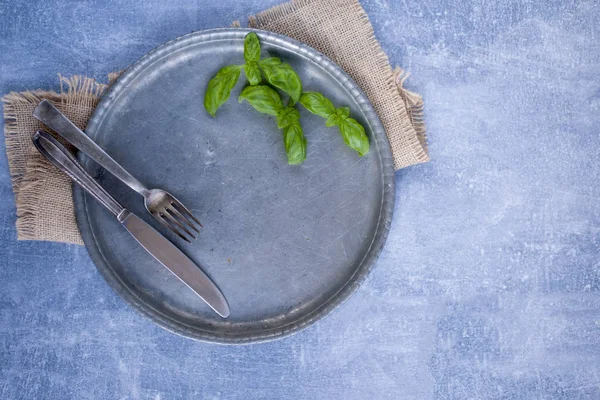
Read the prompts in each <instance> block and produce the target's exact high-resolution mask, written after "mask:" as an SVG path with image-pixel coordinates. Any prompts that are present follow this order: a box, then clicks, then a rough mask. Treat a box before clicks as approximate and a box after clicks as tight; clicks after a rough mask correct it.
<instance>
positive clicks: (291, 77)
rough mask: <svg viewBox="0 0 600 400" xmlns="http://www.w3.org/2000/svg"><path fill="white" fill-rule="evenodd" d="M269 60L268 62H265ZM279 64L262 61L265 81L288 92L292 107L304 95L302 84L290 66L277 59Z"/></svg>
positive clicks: (271, 61)
mask: <svg viewBox="0 0 600 400" xmlns="http://www.w3.org/2000/svg"><path fill="white" fill-rule="evenodd" d="M267 60H269V61H268V62H265V61H267ZM277 61H279V63H277V62H276V61H275V60H273V59H269V58H267V59H265V60H261V62H260V67H261V69H262V71H263V73H264V74H265V79H266V80H267V82H269V83H270V84H271V85H273V86H275V87H276V88H279V89H281V90H283V91H284V92H286V93H287V94H288V95H289V96H290V98H291V99H292V100H291V105H293V104H294V103H296V102H298V100H300V95H301V94H302V82H301V81H300V77H299V76H298V74H296V71H294V70H293V69H292V67H290V65H289V64H286V63H282V62H281V61H280V60H279V59H277Z"/></svg>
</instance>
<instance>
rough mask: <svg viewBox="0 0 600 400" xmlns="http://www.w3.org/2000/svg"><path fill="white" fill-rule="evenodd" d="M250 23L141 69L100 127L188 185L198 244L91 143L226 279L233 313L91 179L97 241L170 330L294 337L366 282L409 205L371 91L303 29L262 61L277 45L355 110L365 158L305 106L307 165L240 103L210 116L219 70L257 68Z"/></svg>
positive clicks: (177, 183) (137, 301)
mask: <svg viewBox="0 0 600 400" xmlns="http://www.w3.org/2000/svg"><path fill="white" fill-rule="evenodd" d="M248 32H249V30H245V29H219V30H211V31H203V32H196V33H192V34H189V35H186V36H183V37H181V38H178V39H176V40H173V41H171V42H168V43H166V44H164V45H162V46H160V47H159V48H157V49H155V50H154V51H152V52H150V53H148V54H147V55H146V56H144V57H143V58H142V59H140V60H139V61H138V62H137V63H135V64H134V65H133V66H131V67H130V68H129V69H128V70H127V71H126V72H125V73H124V74H123V75H122V76H121V78H119V80H118V81H117V82H116V83H115V84H114V85H113V87H112V88H111V90H110V91H109V92H108V93H107V94H106V95H105V96H104V98H103V99H102V101H101V103H100V105H99V106H98V108H97V109H96V112H95V113H94V115H93V117H92V119H91V121H90V122H89V124H88V127H87V130H86V132H87V134H88V135H90V136H91V137H92V138H93V139H94V140H95V141H96V142H97V143H98V144H100V146H102V147H103V148H104V149H105V150H106V151H107V152H108V153H109V154H111V155H112V156H113V157H114V158H115V159H116V160H117V161H118V162H120V163H121V164H122V165H123V166H124V167H125V168H126V169H127V170H129V171H130V172H132V173H133V174H134V175H135V176H136V177H137V178H138V179H139V180H140V181H142V182H144V183H145V184H146V185H147V186H148V187H160V188H163V189H165V190H168V191H169V192H171V193H173V194H174V195H175V196H177V197H178V198H179V199H180V200H181V201H182V202H183V203H184V204H185V205H187V206H188V208H191V209H192V210H193V212H194V213H195V215H196V216H198V217H199V219H200V220H201V221H202V222H203V224H204V229H203V231H202V233H201V235H200V237H199V239H198V240H196V241H195V242H194V243H192V244H187V243H185V242H183V241H182V240H180V239H179V238H177V237H175V236H174V235H172V234H170V232H167V231H166V230H165V229H164V228H162V227H161V226H160V225H159V224H158V223H156V222H155V221H154V220H153V219H152V217H150V216H149V215H148V214H147V213H146V211H145V209H144V207H143V199H142V198H141V197H140V196H139V195H137V194H136V193H134V192H132V191H131V190H129V189H128V188H127V187H125V186H124V185H123V184H121V183H120V182H118V181H117V180H116V179H115V178H114V177H112V176H111V175H110V174H108V173H104V171H103V170H102V168H100V167H98V166H97V165H96V164H95V163H94V162H93V161H91V160H90V159H88V158H87V157H85V156H84V155H82V154H79V158H80V160H81V161H82V162H83V164H84V166H85V167H86V168H87V169H88V171H90V172H91V173H92V174H93V175H94V176H95V177H96V178H97V179H98V180H99V181H100V182H101V183H102V184H103V186H104V187H105V188H107V189H108V190H109V192H111V193H112V194H113V195H114V196H115V197H116V198H117V199H118V200H119V201H120V202H122V204H123V205H124V206H125V207H127V208H129V209H130V210H132V211H133V212H135V213H136V214H138V215H139V216H140V217H142V218H143V219H144V220H146V221H147V222H148V223H150V224H152V225H153V226H154V227H156V228H157V229H158V230H159V231H160V232H162V233H164V234H165V235H166V236H167V237H168V238H169V239H170V240H172V241H173V242H174V243H175V244H176V245H177V246H178V247H180V248H181V249H182V250H183V251H184V252H185V253H186V254H187V255H188V256H189V257H190V258H192V259H193V260H194V261H195V262H196V263H197V264H198V265H199V266H200V267H201V268H202V269H203V270H204V271H205V272H206V273H207V274H208V275H209V276H210V277H211V278H212V279H213V280H214V281H215V283H216V284H217V285H218V286H219V287H220V288H221V290H222V291H223V293H224V295H225V297H226V298H227V300H228V302H229V305H230V307H231V316H230V317H229V318H228V319H221V318H220V317H218V316H217V315H216V314H214V313H213V312H212V311H211V310H210V309H209V308H208V306H206V305H205V304H204V303H203V302H202V301H201V300H200V299H199V298H197V297H196V296H195V295H194V294H193V293H192V292H191V291H190V290H189V289H187V288H186V287H185V286H184V285H183V284H182V283H181V282H179V281H178V279H177V278H175V277H174V276H172V275H171V274H170V273H169V272H168V271H167V270H166V269H165V268H163V267H162V266H161V265H160V264H158V263H157V262H156V261H154V259H153V258H152V257H151V256H150V255H149V254H147V253H146V252H145V251H144V250H143V249H142V248H141V247H140V246H138V245H137V244H136V242H135V241H134V239H133V238H132V237H130V236H129V234H128V233H127V232H126V231H125V230H124V229H123V228H122V227H121V226H120V224H119V223H118V222H117V221H116V220H115V219H114V218H113V217H112V216H111V215H110V214H109V212H108V211H107V210H105V209H104V208H102V207H101V206H100V205H99V204H98V203H97V202H95V201H94V200H93V199H92V198H90V197H88V196H86V195H85V194H84V193H82V191H80V190H76V192H75V202H76V212H77V220H78V223H79V226H80V228H81V231H82V235H83V238H84V241H85V245H86V247H87V248H88V251H89V252H90V255H91V257H92V259H93V260H94V262H95V263H96V265H97V267H98V269H99V271H100V272H101V273H102V275H103V276H104V278H105V279H106V280H107V282H108V283H109V284H110V285H111V286H112V287H113V288H114V289H115V290H116V291H117V292H118V293H119V294H120V295H121V296H122V297H123V298H124V299H125V300H126V301H127V302H128V303H129V304H131V305H132V306H133V307H134V308H136V309H137V310H138V311H140V312H141V313H142V314H144V315H146V316H148V317H150V318H151V319H153V320H154V321H156V322H157V323H158V324H160V325H161V326H163V327H164V328H166V329H169V330H171V331H174V332H177V333H179V334H182V335H185V336H189V337H192V338H196V339H202V340H210V341H217V342H227V343H232V342H233V343H239V342H249V341H260V340H268V339H271V338H275V337H280V336H283V335H286V334H289V333H292V332H295V331H297V330H299V329H301V328H303V327H305V326H307V325H309V324H311V323H313V322H315V321H316V320H318V319H319V318H321V317H323V316H324V315H326V314H328V313H329V312H330V311H331V310H333V309H334V308H335V307H336V306H337V305H339V304H340V303H341V302H343V300H344V299H346V298H347V297H348V296H349V295H350V294H351V293H352V292H353V291H354V290H355V289H356V288H357V287H358V285H359V284H360V283H361V282H362V280H363V279H364V278H365V277H366V275H367V273H368V272H369V270H370V269H371V267H372V266H373V264H374V263H375V261H376V259H377V257H378V255H379V253H380V250H381V248H382V246H383V244H384V243H385V239H386V236H387V232H388V228H389V223H390V221H391V215H392V209H393V202H394V198H393V196H394V187H393V186H394V171H393V162H392V158H391V153H390V149H389V143H388V141H387V138H386V136H385V133H384V131H383V129H382V127H381V124H380V122H379V120H378V118H377V116H376V114H375V113H374V111H373V109H372V107H371V105H370V104H369V102H368V100H367V99H366V98H365V96H364V95H363V93H362V92H361V91H360V90H359V89H358V88H357V87H356V86H355V84H354V82H353V81H352V80H351V79H350V78H349V77H348V76H347V75H346V74H345V73H344V72H343V71H341V70H340V69H339V67H337V66H336V65H335V64H333V63H332V62H331V61H330V60H329V59H327V58H325V57H324V56H322V55H321V54H320V53H318V52H316V51H315V50H313V49H311V48H309V47H307V46H305V45H303V44H300V43H298V42H296V41H293V40H291V39H289V38H286V37H283V36H279V35H275V34H272V33H268V32H262V31H257V33H258V34H259V37H260V39H261V44H262V54H263V56H278V57H280V58H282V59H283V60H284V61H286V62H288V63H290V64H291V65H292V66H293V67H294V68H295V69H296V70H297V71H298V73H299V74H300V76H301V78H302V81H303V84H304V90H306V91H308V90H317V91H320V92H322V93H324V94H325V95H326V96H327V97H329V98H330V99H331V100H332V101H333V103H334V104H336V105H337V106H349V107H350V109H351V114H352V116H353V117H355V118H356V119H357V120H358V121H359V122H361V123H362V124H363V125H364V126H365V128H366V130H367V133H368V135H369V138H370V141H371V151H370V152H369V154H368V155H367V156H365V157H362V158H361V157H359V156H358V155H357V154H356V153H355V152H354V151H352V150H351V149H349V148H348V147H346V146H345V145H344V143H343V141H342V138H341V136H340V134H339V132H338V131H337V128H326V127H325V124H324V120H323V119H321V118H320V117H317V116H314V115H310V114H309V113H308V112H306V111H305V110H304V109H302V108H300V113H301V123H302V125H303V128H304V132H305V136H306V138H307V140H308V150H307V153H308V154H307V160H306V161H305V162H304V163H303V164H302V165H300V166H289V165H288V164H287V161H286V155H285V150H284V147H283V142H282V134H281V131H280V130H278V129H277V126H276V123H275V120H274V119H273V118H272V117H268V116H265V115H262V114H259V113H258V112H256V111H254V110H253V109H252V108H251V107H250V106H249V105H248V104H247V103H244V104H238V102H237V101H236V98H237V95H238V94H239V92H240V91H241V89H242V88H243V86H244V85H245V79H244V78H243V76H242V77H241V78H240V80H241V82H238V85H237V86H236V88H235V89H234V91H233V93H232V98H231V99H230V100H229V101H228V102H227V103H226V104H225V105H224V106H223V107H222V108H221V109H220V110H219V111H218V113H217V116H216V117H215V118H211V117H210V116H209V115H208V114H207V113H206V111H205V110H204V107H203V97H204V90H205V87H206V85H207V83H208V81H209V79H210V78H211V77H212V76H213V75H214V74H215V73H216V71H217V70H218V69H219V68H220V67H222V66H224V65H228V64H241V63H243V40H244V36H245V35H246V34H247V33H248Z"/></svg>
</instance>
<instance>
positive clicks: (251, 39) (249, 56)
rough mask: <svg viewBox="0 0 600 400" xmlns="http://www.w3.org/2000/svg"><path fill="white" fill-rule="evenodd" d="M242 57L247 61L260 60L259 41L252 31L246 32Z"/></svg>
mask: <svg viewBox="0 0 600 400" xmlns="http://www.w3.org/2000/svg"><path fill="white" fill-rule="evenodd" d="M244 59H245V60H246V62H247V63H253V62H255V63H256V62H258V60H260V42H259V41H258V36H257V35H256V33H254V32H250V33H249V34H247V35H246V39H245V40H244Z"/></svg>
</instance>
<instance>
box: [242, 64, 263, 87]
mask: <svg viewBox="0 0 600 400" xmlns="http://www.w3.org/2000/svg"><path fill="white" fill-rule="evenodd" d="M244 72H245V73H246V78H248V82H250V84H251V85H258V84H259V83H260V82H261V81H262V75H261V74H260V68H258V65H257V64H256V63H252V64H246V65H244Z"/></svg>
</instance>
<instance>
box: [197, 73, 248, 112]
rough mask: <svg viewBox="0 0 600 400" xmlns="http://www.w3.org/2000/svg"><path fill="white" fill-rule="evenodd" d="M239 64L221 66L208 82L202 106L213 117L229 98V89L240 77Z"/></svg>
mask: <svg viewBox="0 0 600 400" xmlns="http://www.w3.org/2000/svg"><path fill="white" fill-rule="evenodd" d="M241 68H242V67H241V66H240V65H229V66H227V67H223V68H221V69H220V70H219V72H217V74H216V75H215V76H214V78H212V79H211V80H210V81H209V82H208V86H207V88H206V92H205V93H204V108H205V109H206V111H208V113H209V114H210V115H212V116H213V117H214V116H215V114H216V113H217V110H218V109H219V107H221V106H222V105H223V104H224V103H225V102H226V101H227V99H228V98H229V95H230V94H231V89H233V87H234V86H235V84H236V83H237V81H238V78H239V77H240V69H241Z"/></svg>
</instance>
